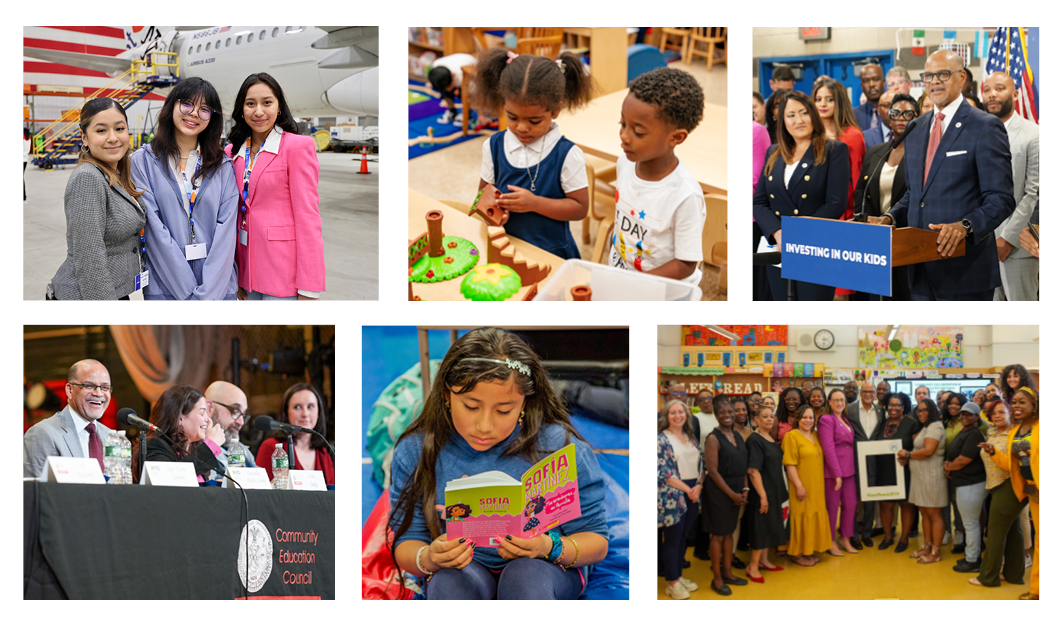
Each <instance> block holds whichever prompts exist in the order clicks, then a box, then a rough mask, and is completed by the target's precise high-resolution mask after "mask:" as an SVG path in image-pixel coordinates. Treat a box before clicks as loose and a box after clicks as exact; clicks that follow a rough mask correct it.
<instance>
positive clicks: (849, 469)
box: [816, 412, 856, 480]
mask: <svg viewBox="0 0 1063 625" xmlns="http://www.w3.org/2000/svg"><path fill="white" fill-rule="evenodd" d="M816 431H817V432H819V443H820V445H822V446H823V459H824V460H825V462H824V466H823V476H824V477H825V478H827V479H828V480H833V479H834V478H838V477H849V476H852V475H856V442H855V439H854V438H853V428H852V425H850V426H849V427H845V426H844V425H842V424H841V422H839V421H838V417H836V416H834V415H833V414H832V413H829V412H828V413H827V414H825V415H823V416H822V417H820V418H819V422H818V423H817V424H816Z"/></svg>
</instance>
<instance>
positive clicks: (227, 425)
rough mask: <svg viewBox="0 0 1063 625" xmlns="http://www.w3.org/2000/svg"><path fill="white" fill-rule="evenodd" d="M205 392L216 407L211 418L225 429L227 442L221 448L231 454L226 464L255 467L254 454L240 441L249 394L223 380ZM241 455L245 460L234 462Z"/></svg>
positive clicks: (211, 385)
mask: <svg viewBox="0 0 1063 625" xmlns="http://www.w3.org/2000/svg"><path fill="white" fill-rule="evenodd" d="M203 394H204V395H206V397H207V400H208V401H210V403H211V404H212V405H213V407H214V410H213V412H212V413H211V418H213V419H214V422H215V423H217V424H219V425H221V427H222V428H224V430H225V444H224V445H222V446H221V448H222V449H224V450H225V453H226V454H228V456H229V462H227V463H226V464H227V465H228V466H230V467H231V466H240V467H254V466H255V456H254V454H252V453H251V450H250V449H249V448H248V447H247V445H244V444H243V443H242V442H240V428H241V427H243V425H244V419H245V418H246V417H247V412H246V411H247V395H246V394H244V392H243V391H242V390H240V387H239V386H236V385H235V384H232V383H230V382H225V381H223V380H218V381H216V382H211V384H210V386H208V387H207V390H205V391H203ZM241 455H242V456H243V459H244V461H243V462H237V463H236V464H234V462H233V461H234V459H236V460H238V459H239V456H241Z"/></svg>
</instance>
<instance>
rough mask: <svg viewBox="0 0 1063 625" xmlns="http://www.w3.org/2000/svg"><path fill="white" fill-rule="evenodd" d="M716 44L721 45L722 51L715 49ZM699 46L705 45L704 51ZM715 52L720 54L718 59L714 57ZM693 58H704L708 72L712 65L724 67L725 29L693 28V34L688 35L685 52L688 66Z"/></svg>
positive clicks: (725, 59)
mask: <svg viewBox="0 0 1063 625" xmlns="http://www.w3.org/2000/svg"><path fill="white" fill-rule="evenodd" d="M717 43H723V48H722V50H721V49H719V48H717V47H716V44H717ZM700 44H705V47H704V49H702V48H700V47H699V45H700ZM717 52H719V53H720V56H719V57H717V56H716V53H717ZM695 56H699V57H705V59H706V61H707V62H708V64H709V70H710V71H711V70H712V64H713V63H723V64H725V65H726V64H727V28H724V27H719V28H695V29H694V32H692V33H691V34H690V48H689V49H688V50H687V58H686V61H685V62H686V64H687V65H690V63H691V62H692V61H693V60H694V57H695Z"/></svg>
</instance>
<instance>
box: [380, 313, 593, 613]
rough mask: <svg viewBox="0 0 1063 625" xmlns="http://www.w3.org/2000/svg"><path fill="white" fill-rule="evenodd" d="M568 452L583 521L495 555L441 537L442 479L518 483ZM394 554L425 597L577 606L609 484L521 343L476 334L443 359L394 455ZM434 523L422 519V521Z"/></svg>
mask: <svg viewBox="0 0 1063 625" xmlns="http://www.w3.org/2000/svg"><path fill="white" fill-rule="evenodd" d="M570 443H574V444H575V445H576V465H577V467H578V471H577V476H578V477H577V480H578V487H579V502H580V510H581V516H580V517H578V518H576V519H573V520H570V521H567V522H565V523H562V524H561V525H560V526H558V527H556V528H553V529H551V530H550V531H549V532H545V533H542V534H539V535H537V536H534V537H532V538H527V539H522V538H519V537H517V536H498V537H496V538H495V540H496V541H497V543H498V546H488V545H477V544H474V543H472V542H467V541H466V540H465V539H464V538H459V539H457V540H450V541H448V540H447V539H446V530H445V527H444V525H443V523H442V522H441V519H440V516H439V515H438V514H436V513H434V511H435V510H436V504H437V502H440V503H441V502H443V501H444V488H445V486H446V483H447V481H449V480H453V479H457V478H461V477H463V476H470V475H476V474H478V473H482V472H485V471H491V470H494V471H502V472H504V473H506V474H508V475H510V476H511V477H513V478H514V479H517V480H519V479H520V478H521V475H522V474H523V473H524V472H525V471H527V470H528V468H530V467H531V466H532V465H533V464H535V463H536V462H538V461H539V460H541V459H542V458H543V457H544V456H546V455H549V454H550V453H553V452H555V451H557V450H558V449H561V448H562V447H564V446H566V445H568V444H570ZM391 471H392V483H391V490H390V493H389V498H390V501H391V516H390V518H389V519H388V525H389V527H390V528H391V529H392V530H393V532H394V534H393V537H392V538H391V539H390V544H389V547H390V549H391V554H392V558H393V559H394V560H395V564H396V566H398V568H400V569H402V570H404V571H406V572H408V573H410V574H412V575H415V576H417V577H424V578H427V581H426V587H425V594H426V596H427V598H428V599H496V598H497V599H576V598H578V597H579V595H580V594H581V593H582V592H583V590H584V588H585V587H586V582H587V574H588V572H589V567H590V566H592V565H594V564H597V563H598V562H601V561H602V560H603V559H604V558H605V556H606V552H607V551H608V548H609V538H608V537H609V530H608V527H607V526H606V513H605V483H604V478H603V473H602V470H601V468H600V467H599V466H598V460H597V459H596V458H595V456H594V452H593V451H592V450H591V448H590V446H589V445H588V444H587V442H586V441H584V440H583V438H582V437H581V436H580V435H579V434H578V433H577V432H576V431H575V429H573V427H572V424H571V423H570V422H569V418H568V413H567V412H566V410H565V407H564V405H563V404H562V402H561V401H560V399H558V397H557V395H556V394H555V393H554V391H553V389H552V387H551V386H550V382H549V380H548V378H547V375H546V370H545V369H544V368H543V366H542V363H541V362H540V361H539V357H538V355H537V354H536V353H535V352H534V351H532V349H531V348H530V347H529V346H528V345H527V344H526V343H525V342H524V341H523V340H521V339H520V338H519V337H517V335H515V334H512V333H510V332H507V331H505V330H500V329H497V328H480V329H478V330H473V331H472V332H469V333H468V334H466V335H465V336H463V337H461V338H460V339H458V340H457V341H456V342H455V343H454V345H453V346H452V347H451V348H450V351H448V352H447V355H446V357H445V358H444V359H443V362H442V364H441V365H440V367H439V372H438V374H437V375H436V378H435V380H434V381H433V383H432V389H431V392H430V393H429V395H428V397H426V398H425V405H424V410H423V411H422V412H421V414H420V416H418V417H417V419H416V420H415V421H414V422H413V423H412V424H410V427H409V429H407V430H406V432H405V433H404V434H403V435H402V437H400V438H399V441H398V443H397V444H396V445H395V453H394V459H393V461H392V467H391ZM425 510H429V511H433V513H431V514H428V515H425V514H424V511H425Z"/></svg>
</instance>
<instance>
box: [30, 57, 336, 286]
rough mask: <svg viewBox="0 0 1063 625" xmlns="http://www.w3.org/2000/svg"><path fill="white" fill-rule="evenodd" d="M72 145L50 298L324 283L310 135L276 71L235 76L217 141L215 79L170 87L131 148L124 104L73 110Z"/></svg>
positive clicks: (219, 117)
mask: <svg viewBox="0 0 1063 625" xmlns="http://www.w3.org/2000/svg"><path fill="white" fill-rule="evenodd" d="M79 125H80V128H81V135H82V148H81V153H80V155H79V157H78V165H77V168H76V169H75V170H74V172H73V173H72V174H71V176H70V179H69V181H68V182H67V187H66V192H65V195H64V203H65V212H66V221H67V232H66V240H67V255H66V260H65V261H64V262H63V264H62V266H60V267H59V270H58V271H57V272H56V274H55V276H54V277H53V278H52V281H51V283H50V284H49V285H48V288H47V294H46V298H47V299H50V300H83V299H89V300H117V299H129V295H131V294H132V293H135V292H136V291H140V290H142V291H143V296H144V299H162V300H191V299H197V300H206V299H210V300H222V299H228V300H232V299H252V300H256V299H257V300H261V299H316V298H318V297H320V294H321V292H323V291H324V290H325V254H324V243H323V238H322V230H321V214H320V212H319V209H318V188H317V187H318V161H317V154H316V147H315V144H314V141H313V140H312V139H311V138H310V137H306V136H302V135H300V134H299V127H298V125H297V123H296V121H295V118H294V117H292V113H291V111H290V110H289V109H288V105H287V103H286V101H285V98H284V92H283V91H282V89H281V86H280V85H279V84H278V83H277V81H276V80H275V79H274V78H273V77H272V76H270V75H269V74H266V73H258V74H252V75H250V76H248V77H247V79H245V80H244V82H243V84H242V85H241V87H240V90H239V92H238V94H237V97H236V102H235V103H234V104H233V115H232V129H231V130H230V131H229V134H228V136H227V143H228V144H227V145H226V144H225V143H223V137H222V131H223V126H224V114H223V112H222V109H221V101H220V99H219V97H218V93H217V91H216V90H215V89H214V87H213V86H212V85H211V84H210V83H209V82H207V81H205V80H203V79H201V78H189V79H185V80H182V81H181V82H179V83H178V84H177V85H176V86H174V87H173V89H172V90H171V91H170V94H169V95H168V96H167V98H166V101H165V103H164V104H163V106H162V109H161V111H160V113H159V117H158V125H157V128H156V131H155V136H154V138H153V139H152V141H151V143H150V144H149V145H145V146H143V147H141V148H140V149H138V150H136V152H134V153H132V154H130V134H129V124H128V120H127V119H126V112H125V110H124V109H123V108H122V106H121V105H120V104H118V103H117V102H116V101H114V100H112V99H110V98H106V97H101V98H94V99H92V100H90V101H89V102H88V103H87V104H86V105H85V106H84V107H83V108H82V109H81V117H80V122H79Z"/></svg>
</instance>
